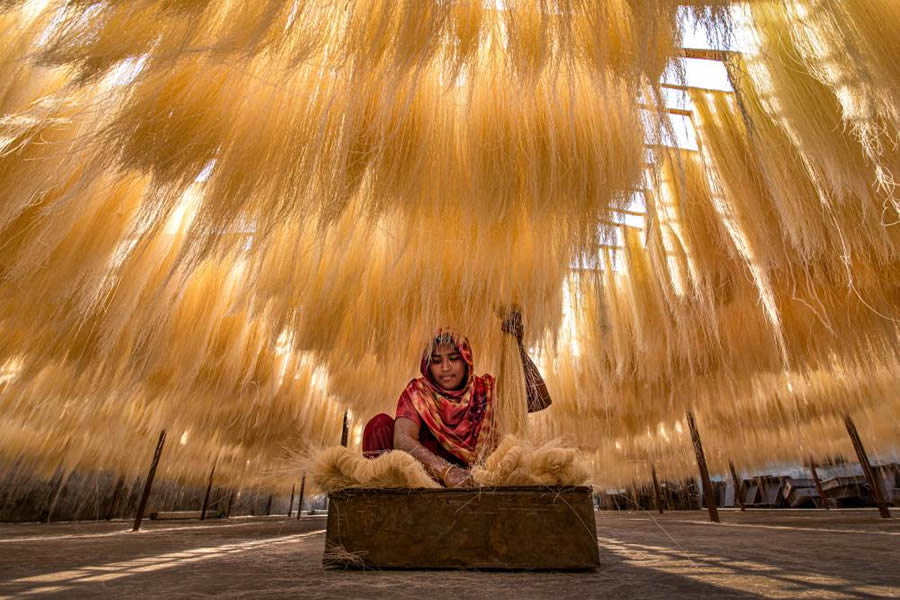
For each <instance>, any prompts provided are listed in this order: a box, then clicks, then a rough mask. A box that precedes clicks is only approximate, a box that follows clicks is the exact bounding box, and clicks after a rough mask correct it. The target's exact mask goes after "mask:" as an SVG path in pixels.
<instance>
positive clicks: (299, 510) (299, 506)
mask: <svg viewBox="0 0 900 600" xmlns="http://www.w3.org/2000/svg"><path fill="white" fill-rule="evenodd" d="M305 491H306V473H304V474H303V477H302V478H301V479H300V498H298V499H297V520H298V521H299V520H300V514H301V513H302V512H303V492H305Z"/></svg>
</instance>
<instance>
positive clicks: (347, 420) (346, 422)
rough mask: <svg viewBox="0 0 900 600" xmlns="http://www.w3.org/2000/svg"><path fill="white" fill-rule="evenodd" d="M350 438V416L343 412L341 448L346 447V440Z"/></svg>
mask: <svg viewBox="0 0 900 600" xmlns="http://www.w3.org/2000/svg"><path fill="white" fill-rule="evenodd" d="M349 436H350V414H349V411H346V410H345V411H344V423H343V425H341V446H343V447H344V448H346V447H347V438H348V437H349Z"/></svg>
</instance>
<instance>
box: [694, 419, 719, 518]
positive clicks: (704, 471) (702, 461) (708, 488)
mask: <svg viewBox="0 0 900 600" xmlns="http://www.w3.org/2000/svg"><path fill="white" fill-rule="evenodd" d="M687 421H688V427H690V429H691V440H692V441H693V442H694V453H695V454H696V455H697V468H698V469H700V482H701V483H702V484H703V496H704V497H705V498H706V509H707V510H708V511H709V520H710V521H712V522H713V523H719V522H720V521H719V511H718V509H716V497H715V495H714V494H713V489H712V481H710V479H709V469H708V468H707V466H706V455H705V454H704V452H703V442H702V441H701V440H700V432H699V431H697V423H696V421H695V420H694V413H693V412H692V411H688V413H687Z"/></svg>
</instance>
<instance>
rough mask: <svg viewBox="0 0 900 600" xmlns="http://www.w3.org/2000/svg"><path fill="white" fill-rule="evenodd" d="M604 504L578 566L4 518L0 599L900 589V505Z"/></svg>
mask: <svg viewBox="0 0 900 600" xmlns="http://www.w3.org/2000/svg"><path fill="white" fill-rule="evenodd" d="M896 512H897V511H896V510H895V513H896ZM596 514H597V539H598V543H599V544H600V556H601V561H602V565H601V566H600V567H599V568H598V569H597V570H596V571H593V572H580V573H514V572H459V571H438V572H434V571H432V572H427V571H423V572H420V571H402V572H397V571H393V572H391V571H365V572H361V571H341V570H330V569H323V568H322V566H321V559H322V551H323V547H324V529H325V519H324V518H323V517H321V516H315V517H308V516H305V515H304V517H303V519H302V520H301V521H299V522H298V521H297V520H296V519H290V520H288V519H286V518H285V517H268V518H266V517H256V518H242V519H232V520H230V521H215V522H213V521H205V522H200V521H191V522H180V523H179V522H172V521H169V522H149V523H146V530H145V531H142V532H140V533H137V534H134V533H131V532H130V531H129V527H128V525H129V524H128V523H125V522H122V521H118V522H116V521H113V522H111V523H81V524H71V523H70V524H66V523H61V524H52V525H35V524H16V525H11V524H5V525H0V599H2V598H18V597H22V598H34V597H54V598H167V599H168V598H212V597H215V598H226V599H228V598H303V599H318V598H341V599H349V598H392V599H398V600H401V599H405V598H409V599H416V600H421V599H423V598H428V599H429V600H438V599H440V598H453V599H454V600H460V599H467V598H488V597H490V598H517V599H518V598H552V599H553V600H562V599H566V598H573V599H575V598H577V599H578V600H585V599H590V598H666V599H669V598H697V597H704V596H705V597H708V598H898V597H900V518H897V519H892V520H890V521H886V520H882V519H880V518H879V517H878V515H877V513H876V512H875V511H874V510H842V511H831V512H830V513H825V512H823V511H784V510H781V511H762V510H760V511H748V512H746V513H739V512H736V511H727V510H726V511H723V512H722V517H723V521H724V522H725V523H724V524H722V525H714V524H710V523H707V522H706V519H705V512H704V513H701V512H697V511H693V512H673V513H667V514H666V515H664V516H662V517H657V516H656V515H651V514H649V513H638V512H633V513H624V512H623V513H610V512H598V513H596ZM897 517H900V515H897Z"/></svg>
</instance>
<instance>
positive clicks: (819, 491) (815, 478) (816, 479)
mask: <svg viewBox="0 0 900 600" xmlns="http://www.w3.org/2000/svg"><path fill="white" fill-rule="evenodd" d="M809 472H810V473H812V478H813V483H815V484H816V493H817V494H819V498H820V499H821V500H822V506H824V507H825V510H831V509H830V508H828V498H827V497H826V496H825V492H824V490H822V482H821V481H820V480H819V473H818V472H817V471H816V461H815V460H814V459H813V457H812V456H810V457H809Z"/></svg>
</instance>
